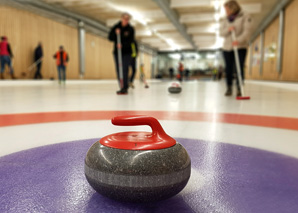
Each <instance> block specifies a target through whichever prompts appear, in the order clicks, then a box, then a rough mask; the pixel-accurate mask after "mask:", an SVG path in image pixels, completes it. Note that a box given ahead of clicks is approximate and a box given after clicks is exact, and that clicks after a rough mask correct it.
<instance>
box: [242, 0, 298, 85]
mask: <svg viewBox="0 0 298 213" xmlns="http://www.w3.org/2000/svg"><path fill="white" fill-rule="evenodd" d="M297 11H298V0H293V1H292V2H291V3H290V4H289V5H288V6H287V7H286V9H285V25H284V40H283V53H282V54H283V58H282V72H281V74H279V73H278V72H277V71H278V70H277V48H278V36H279V17H276V19H275V20H274V21H273V22H272V23H271V24H270V25H269V26H268V28H267V29H266V30H265V31H264V52H263V54H264V55H263V56H264V61H263V72H262V75H260V74H259V63H258V60H259V58H260V55H259V53H257V51H256V47H257V46H259V47H260V36H259V37H258V38H257V39H256V40H255V41H254V42H253V49H252V51H253V60H252V64H249V66H252V75H248V74H247V76H248V78H251V79H256V80H276V81H295V82H298V39H297V38H298V27H297V20H298V13H297ZM270 55H271V56H270Z"/></svg>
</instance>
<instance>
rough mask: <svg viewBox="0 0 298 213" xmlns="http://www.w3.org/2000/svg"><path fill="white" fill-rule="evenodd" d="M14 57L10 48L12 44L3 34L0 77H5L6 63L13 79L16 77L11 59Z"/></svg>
mask: <svg viewBox="0 0 298 213" xmlns="http://www.w3.org/2000/svg"><path fill="white" fill-rule="evenodd" d="M12 58H13V54H12V51H11V48H10V44H9V43H8V42H7V37H6V36H2V37H1V42H0V61H1V72H0V74H1V75H0V78H1V79H4V75H3V73H4V70H5V65H7V66H8V67H9V69H10V75H11V78H12V79H15V77H14V74H13V73H14V71H13V68H12V64H11V59H12Z"/></svg>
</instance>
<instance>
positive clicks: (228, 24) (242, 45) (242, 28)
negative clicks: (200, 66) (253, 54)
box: [220, 0, 252, 96]
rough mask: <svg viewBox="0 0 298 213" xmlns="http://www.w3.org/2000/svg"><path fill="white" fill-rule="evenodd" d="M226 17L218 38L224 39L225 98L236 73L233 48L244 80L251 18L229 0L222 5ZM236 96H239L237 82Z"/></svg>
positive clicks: (229, 92)
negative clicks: (237, 56) (236, 49)
mask: <svg viewBox="0 0 298 213" xmlns="http://www.w3.org/2000/svg"><path fill="white" fill-rule="evenodd" d="M224 7H225V10H226V14H227V17H226V18H225V19H224V20H223V21H222V22H221V25H220V36H222V37H224V45H223V55H224V59H225V64H226V69H225V70H226V81H227V91H226V93H225V95H226V96H231V95H232V86H233V77H234V73H235V72H236V65H235V56H234V52H233V47H234V46H237V47H238V53H239V60H240V66H241V71H242V73H241V74H242V80H244V76H245V75H244V64H245V59H246V54H247V46H248V42H249V38H250V35H251V25H252V19H251V17H250V16H249V15H248V14H246V13H244V12H243V11H242V10H241V7H240V5H239V4H238V2H237V1H234V0H230V1H228V2H226V3H225V4H224ZM232 31H234V32H235V35H236V38H237V40H236V41H233V39H232V33H231V32H232ZM237 96H241V92H240V88H239V83H238V80H237Z"/></svg>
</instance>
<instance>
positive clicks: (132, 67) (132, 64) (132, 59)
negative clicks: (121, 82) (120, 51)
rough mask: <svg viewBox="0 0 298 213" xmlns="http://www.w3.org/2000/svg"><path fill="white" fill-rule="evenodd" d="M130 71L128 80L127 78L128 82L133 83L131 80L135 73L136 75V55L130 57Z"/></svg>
mask: <svg viewBox="0 0 298 213" xmlns="http://www.w3.org/2000/svg"><path fill="white" fill-rule="evenodd" d="M130 66H131V71H132V73H131V76H130V80H129V82H130V83H133V80H134V79H135V75H136V69H137V67H136V66H137V57H134V58H133V57H132V58H131V65H130Z"/></svg>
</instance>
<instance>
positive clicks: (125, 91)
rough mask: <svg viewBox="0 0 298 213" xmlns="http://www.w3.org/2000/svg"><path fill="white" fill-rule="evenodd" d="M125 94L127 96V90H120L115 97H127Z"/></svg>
mask: <svg viewBox="0 0 298 213" xmlns="http://www.w3.org/2000/svg"><path fill="white" fill-rule="evenodd" d="M127 94H128V92H127V89H121V90H119V91H117V95H127Z"/></svg>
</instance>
